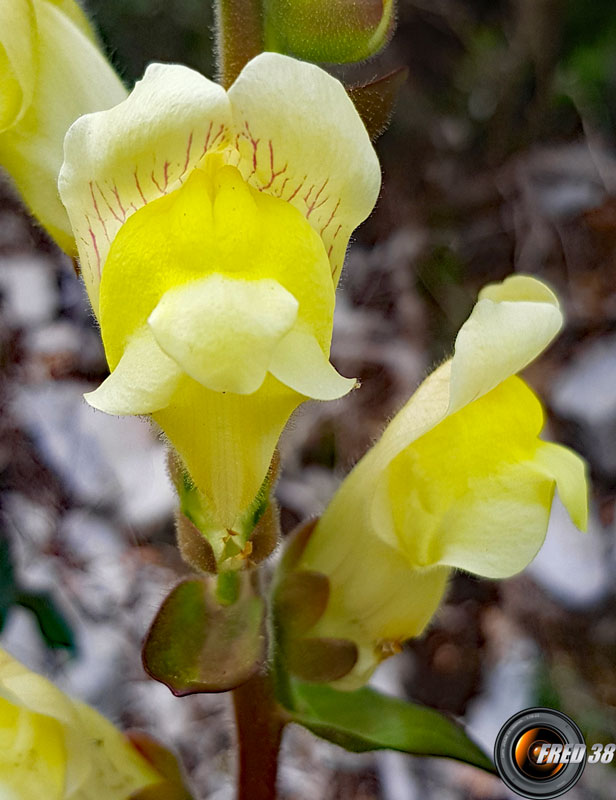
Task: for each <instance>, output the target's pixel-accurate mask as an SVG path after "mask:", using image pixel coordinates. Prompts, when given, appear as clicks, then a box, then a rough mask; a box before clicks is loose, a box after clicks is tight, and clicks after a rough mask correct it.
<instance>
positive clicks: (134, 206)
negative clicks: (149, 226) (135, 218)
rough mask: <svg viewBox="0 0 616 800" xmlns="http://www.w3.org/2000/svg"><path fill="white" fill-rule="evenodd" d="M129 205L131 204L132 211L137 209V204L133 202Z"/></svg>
mask: <svg viewBox="0 0 616 800" xmlns="http://www.w3.org/2000/svg"><path fill="white" fill-rule="evenodd" d="M130 205H131V208H132V209H133V211H137V210H138V209H137V206H136V205H135V204H134V203H131V204H130Z"/></svg>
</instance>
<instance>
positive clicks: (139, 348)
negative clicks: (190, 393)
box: [84, 326, 182, 416]
mask: <svg viewBox="0 0 616 800" xmlns="http://www.w3.org/2000/svg"><path fill="white" fill-rule="evenodd" d="M181 376H182V368H181V367H180V366H179V365H178V364H177V362H176V361H174V360H173V359H172V358H170V357H169V356H168V355H167V354H166V353H164V352H163V350H161V348H160V346H159V345H158V343H157V342H156V340H155V338H154V335H153V333H152V331H151V330H150V329H149V328H148V327H147V326H146V327H144V328H142V329H141V330H140V331H139V332H138V333H137V334H135V336H133V338H132V339H131V340H130V342H129V343H128V345H127V346H126V350H125V351H124V355H123V356H122V358H121V359H120V361H119V363H118V365H117V366H116V367H115V369H114V370H113V371H112V373H111V375H110V376H109V377H108V378H106V379H105V380H104V381H103V383H101V385H100V386H99V387H98V389H95V390H94V391H93V392H88V393H87V394H84V398H85V399H86V400H87V402H88V403H89V404H90V405H91V406H92V408H96V409H98V410H99V411H104V412H105V413H106V414H117V415H120V416H122V415H127V414H128V415H130V414H150V413H152V412H153V411H158V410H159V409H161V408H165V407H166V406H167V405H168V404H169V402H170V401H171V398H172V396H173V393H174V392H175V389H176V387H177V385H178V382H179V380H180V378H181Z"/></svg>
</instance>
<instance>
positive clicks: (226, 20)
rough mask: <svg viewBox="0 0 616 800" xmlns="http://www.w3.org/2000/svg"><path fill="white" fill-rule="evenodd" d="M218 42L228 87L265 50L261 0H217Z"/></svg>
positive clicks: (220, 69)
mask: <svg viewBox="0 0 616 800" xmlns="http://www.w3.org/2000/svg"><path fill="white" fill-rule="evenodd" d="M216 43H217V51H218V72H219V79H220V82H221V84H222V85H223V86H224V87H225V89H226V88H228V87H229V86H231V84H232V83H233V81H234V80H235V79H236V78H237V76H238V75H239V73H240V72H241V69H242V67H243V66H244V64H246V63H247V62H248V61H250V59H251V58H254V56H256V55H258V54H259V53H261V52H262V51H263V11H262V8H261V0H217V2H216Z"/></svg>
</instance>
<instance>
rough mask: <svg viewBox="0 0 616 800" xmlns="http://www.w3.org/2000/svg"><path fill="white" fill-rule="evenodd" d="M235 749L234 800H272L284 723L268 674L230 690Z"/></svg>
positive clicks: (274, 796) (282, 711) (285, 719)
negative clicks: (235, 799) (237, 757)
mask: <svg viewBox="0 0 616 800" xmlns="http://www.w3.org/2000/svg"><path fill="white" fill-rule="evenodd" d="M233 702H234V706H235V720H236V724H237V739H238V748H239V776H238V794H237V797H238V800H275V798H276V775H277V772H278V753H279V750H280V744H281V741H282V732H283V730H284V726H285V725H286V723H287V721H288V719H287V717H286V715H285V712H284V710H283V709H282V708H281V707H280V706H279V705H278V704H277V702H276V698H275V697H274V687H273V685H272V681H271V679H270V676H269V675H268V674H257V675H254V676H253V677H252V678H251V679H250V680H249V681H247V682H246V683H244V684H242V685H241V686H238V687H237V689H234V690H233Z"/></svg>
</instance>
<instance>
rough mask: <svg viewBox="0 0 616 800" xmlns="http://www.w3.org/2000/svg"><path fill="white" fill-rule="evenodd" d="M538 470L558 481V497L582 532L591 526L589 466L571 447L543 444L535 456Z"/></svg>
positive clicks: (551, 443)
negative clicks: (589, 517) (589, 524)
mask: <svg viewBox="0 0 616 800" xmlns="http://www.w3.org/2000/svg"><path fill="white" fill-rule="evenodd" d="M534 463H535V465H536V468H537V469H539V470H542V471H543V472H545V474H546V475H547V476H548V477H550V478H553V479H554V480H555V481H556V488H557V489H558V494H559V496H560V499H561V501H562V504H563V505H564V506H565V508H566V509H567V511H568V512H569V516H570V517H571V519H572V520H573V523H574V525H576V526H577V527H578V528H579V529H580V530H582V531H585V530H586V529H587V527H588V465H587V464H586V462H585V461H584V459H583V458H580V456H578V454H577V453H575V452H574V451H573V450H570V449H569V448H568V447H563V446H562V445H559V444H554V443H553V442H542V443H541V446H540V447H539V449H538V450H537V453H536V454H535V458H534Z"/></svg>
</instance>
